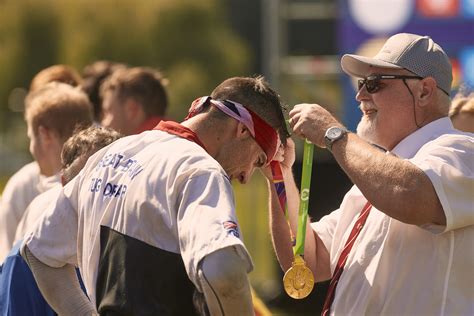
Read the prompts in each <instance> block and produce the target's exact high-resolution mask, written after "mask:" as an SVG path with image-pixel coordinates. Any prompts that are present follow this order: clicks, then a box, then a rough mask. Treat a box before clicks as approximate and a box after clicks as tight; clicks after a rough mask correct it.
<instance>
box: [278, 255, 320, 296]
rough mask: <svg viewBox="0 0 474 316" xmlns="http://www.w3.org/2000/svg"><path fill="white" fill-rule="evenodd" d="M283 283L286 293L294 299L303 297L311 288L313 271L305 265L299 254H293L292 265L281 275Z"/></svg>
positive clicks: (312, 285)
mask: <svg viewBox="0 0 474 316" xmlns="http://www.w3.org/2000/svg"><path fill="white" fill-rule="evenodd" d="M283 285H284V286H285V291H286V293H287V294H288V295H289V296H290V297H292V298H294V299H302V298H305V297H306V296H308V295H309V293H311V291H312V290H313V287H314V277H313V273H312V272H311V270H310V269H309V268H308V267H307V266H306V264H305V262H304V260H303V258H301V256H299V255H296V256H295V260H294V261H293V265H292V266H291V268H289V269H288V271H286V273H285V276H284V277H283Z"/></svg>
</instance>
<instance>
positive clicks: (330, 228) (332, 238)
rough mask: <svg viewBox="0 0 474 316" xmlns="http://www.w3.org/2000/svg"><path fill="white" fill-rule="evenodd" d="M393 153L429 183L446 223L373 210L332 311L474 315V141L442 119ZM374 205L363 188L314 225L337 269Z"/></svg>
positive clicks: (350, 193)
mask: <svg viewBox="0 0 474 316" xmlns="http://www.w3.org/2000/svg"><path fill="white" fill-rule="evenodd" d="M393 154H395V155H397V156H399V157H401V158H404V159H407V160H409V161H410V162H412V163H413V164H415V165H416V166H418V167H419V168H420V169H421V170H423V171H424V172H425V174H426V175H427V176H428V177H429V178H430V180H431V182H432V184H433V187H434V188H435V190H436V193H437V195H438V198H439V200H440V202H441V205H442V206H443V209H444V212H445V215H446V219H447V224H446V226H436V225H427V226H425V227H418V226H415V225H408V224H405V223H402V222H400V221H398V220H395V219H393V218H390V217H389V216H387V215H385V214H384V213H382V212H381V211H379V210H377V209H376V208H374V207H373V208H372V210H371V213H370V215H369V217H368V219H367V222H366V224H365V226H364V228H363V229H362V231H361V233H360V235H359V237H358V238H357V240H356V242H355V244H354V246H353V248H352V251H351V253H350V254H349V256H348V258H347V262H346V265H345V267H344V272H343V274H342V276H341V278H340V280H339V282H338V285H337V288H336V294H335V298H334V302H333V304H332V307H331V314H335V315H342V314H350V315H474V273H472V269H473V267H474V250H473V241H474V200H473V192H474V137H473V134H471V133H462V132H459V131H456V130H454V129H453V127H452V124H451V121H450V120H449V119H448V118H443V119H439V120H436V121H434V122H432V123H430V124H428V125H426V126H425V127H423V128H421V129H419V130H418V131H416V132H415V133H413V134H411V135H409V136H408V137H407V138H405V139H404V140H402V141H401V142H400V143H399V144H398V145H397V146H396V148H394V150H393ZM366 202H367V200H366V199H365V197H364V196H363V195H362V193H361V192H360V191H359V189H358V188H357V187H355V186H354V187H353V188H352V189H351V190H350V191H349V192H348V193H347V194H346V196H345V197H344V200H343V202H342V204H341V206H340V208H339V209H338V210H336V211H334V212H333V213H331V214H329V215H327V216H325V217H323V218H322V219H321V220H320V221H319V222H316V223H313V224H312V227H313V229H314V230H315V231H316V232H317V234H318V236H319V237H320V238H321V239H322V241H323V243H324V245H325V246H326V248H327V250H328V251H329V253H330V258H331V271H334V269H335V266H336V263H337V260H338V258H339V255H340V253H341V252H342V248H343V246H344V243H345V242H346V240H347V237H348V235H349V232H350V230H351V229H352V226H353V225H354V222H355V221H356V219H357V216H358V214H359V213H360V211H361V210H362V208H363V206H364V205H365V203H366Z"/></svg>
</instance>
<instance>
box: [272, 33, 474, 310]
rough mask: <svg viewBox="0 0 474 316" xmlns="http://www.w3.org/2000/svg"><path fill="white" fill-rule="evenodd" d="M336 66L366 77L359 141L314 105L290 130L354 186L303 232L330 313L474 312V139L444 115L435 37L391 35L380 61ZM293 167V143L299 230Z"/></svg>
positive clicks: (285, 236) (287, 175) (282, 225)
mask: <svg viewBox="0 0 474 316" xmlns="http://www.w3.org/2000/svg"><path fill="white" fill-rule="evenodd" d="M341 65H342V69H343V70H344V71H345V72H346V73H347V74H349V75H351V76H354V77H357V78H358V79H359V80H358V92H357V95H356V99H357V101H359V102H360V109H361V111H362V118H361V121H360V123H359V125H358V127H357V134H355V133H351V132H349V131H348V130H347V129H346V128H345V127H344V126H343V125H342V124H341V123H340V122H339V121H338V120H337V119H336V118H334V117H333V116H332V115H331V114H330V113H329V112H328V111H327V110H325V109H324V108H323V107H321V106H319V105H317V104H298V105H296V106H295V107H294V109H293V110H292V111H291V112H290V118H291V119H290V125H291V127H292V128H293V131H294V133H295V134H297V135H299V136H301V137H305V138H307V139H308V140H309V141H311V142H312V143H313V144H315V145H317V146H319V147H323V148H324V147H325V148H327V149H328V150H329V151H331V152H332V154H333V155H334V158H335V159H336V161H337V162H338V164H339V165H340V166H341V168H342V169H343V170H344V171H345V172H346V174H347V175H348V176H349V177H350V179H351V180H352V182H353V183H354V184H355V186H354V187H353V188H352V189H351V190H350V191H349V192H348V193H347V194H346V195H345V197H344V199H343V201H342V203H341V205H340V208H339V209H338V210H336V211H334V212H332V213H331V214H329V215H327V216H325V217H323V218H322V219H321V220H320V221H318V222H315V223H311V224H310V223H308V225H309V226H308V229H307V230H306V232H307V236H306V246H305V252H304V253H305V260H306V262H307V264H308V265H309V267H310V268H311V270H312V271H313V273H314V275H315V280H316V281H317V282H319V281H324V280H328V279H331V283H330V286H329V290H328V294H327V297H326V301H325V304H324V307H323V315H329V314H331V315H380V314H385V315H473V314H474V290H473V284H474V274H473V273H472V267H474V251H473V248H472V241H473V240H474V225H473V224H474V212H473V200H472V192H473V190H474V174H473V169H474V165H473V158H474V157H473V149H474V137H472V134H468V133H462V132H460V131H457V130H455V129H454V128H453V126H452V124H451V122H450V120H449V118H448V110H449V105H450V98H449V94H450V92H451V82H452V74H451V73H452V72H451V64H450V62H449V58H448V56H447V55H446V54H445V52H444V51H443V50H442V48H441V47H440V46H439V45H438V44H436V43H435V42H434V41H433V40H432V39H431V38H430V37H428V36H419V35H414V34H396V35H394V36H392V37H390V38H389V39H388V40H387V42H386V43H385V45H384V46H383V47H382V49H381V50H380V51H379V53H378V54H377V55H376V56H375V57H373V58H367V57H362V56H357V55H344V56H343V57H342V60H341ZM372 145H376V146H372ZM377 147H381V148H383V149H385V150H386V151H387V152H384V151H381V150H380V149H379V148H377ZM293 162H294V149H292V148H290V147H288V148H287V150H286V152H285V160H284V161H283V163H282V169H283V176H284V179H285V184H286V186H287V194H288V206H289V212H290V221H291V226H292V229H293V231H296V219H297V204H298V203H297V198H298V196H297V194H296V192H297V191H296V186H295V183H294V180H293V176H292V174H291V166H292V164H293ZM269 187H270V190H272V195H271V204H272V208H271V209H272V210H271V214H270V216H271V220H270V223H271V226H272V227H271V228H272V236H273V241H274V245H275V249H276V252H277V255H278V258H279V261H280V264H281V266H282V268H283V269H284V270H287V269H288V268H289V267H290V266H291V260H292V258H293V256H292V252H291V245H290V242H289V241H290V235H289V230H288V225H287V224H286V222H285V218H284V217H283V216H282V215H281V214H282V212H281V210H280V209H279V204H278V199H277V196H276V194H275V190H274V189H273V188H272V186H269ZM292 193H293V194H292Z"/></svg>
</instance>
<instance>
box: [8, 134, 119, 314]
mask: <svg viewBox="0 0 474 316" xmlns="http://www.w3.org/2000/svg"><path fill="white" fill-rule="evenodd" d="M120 137H121V135H120V134H119V133H117V132H116V131H114V130H112V129H108V128H104V127H97V126H92V127H89V128H87V129H83V130H81V131H78V132H75V133H73V135H72V136H71V137H70V138H69V139H68V140H67V141H66V142H65V143H64V145H63V148H62V151H61V164H62V169H61V182H62V185H66V184H67V183H68V182H69V181H71V180H72V179H73V178H74V177H75V176H76V175H77V174H78V173H79V172H80V170H81V169H82V167H84V165H85V163H86V161H87V159H88V158H89V157H90V156H92V155H93V154H94V153H95V152H97V151H98V150H99V149H101V148H103V147H105V146H107V145H109V144H110V143H112V142H114V141H115V140H117V139H118V138H120ZM60 188H61V185H60V184H58V185H57V186H55V187H53V188H51V189H50V190H48V191H46V192H44V193H42V194H40V195H38V196H37V197H36V198H35V199H34V200H33V201H32V202H31V203H30V205H29V206H28V209H27V211H26V212H25V214H24V215H23V218H22V221H21V222H20V225H19V226H18V229H17V236H16V240H17V241H16V242H15V246H14V247H13V248H12V250H11V251H10V253H9V254H8V256H7V258H6V260H5V262H4V264H3V266H1V267H0V315H3V316H19V315H36V316H49V315H56V313H55V312H54V310H53V309H52V308H51V307H50V306H49V305H48V304H47V303H46V301H45V300H44V298H43V296H42V295H41V292H40V291H39V289H38V286H37V285H36V282H35V279H34V277H33V275H32V274H31V270H30V269H29V267H28V265H27V264H26V262H25V261H24V260H23V258H22V257H21V256H20V251H19V248H20V243H21V239H23V235H24V234H25V233H26V232H27V231H31V230H32V229H33V227H34V224H35V222H36V221H37V220H38V219H39V218H40V216H41V215H42V214H43V213H44V211H45V210H47V206H48V204H50V203H51V202H52V201H54V200H55V199H57V197H58V196H59V194H60V192H61V189H60ZM75 281H76V280H75ZM76 282H79V281H76Z"/></svg>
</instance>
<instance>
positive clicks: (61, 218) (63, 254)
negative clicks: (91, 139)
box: [24, 177, 78, 268]
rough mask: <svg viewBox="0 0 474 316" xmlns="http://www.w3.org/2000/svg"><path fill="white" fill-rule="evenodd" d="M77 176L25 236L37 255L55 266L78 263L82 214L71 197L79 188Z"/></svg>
mask: <svg viewBox="0 0 474 316" xmlns="http://www.w3.org/2000/svg"><path fill="white" fill-rule="evenodd" d="M76 181H77V177H76V178H74V179H73V180H72V181H71V182H69V183H68V184H67V186H66V187H64V189H62V190H61V193H60V194H59V197H58V198H57V199H56V200H53V201H52V202H51V203H50V204H49V206H48V208H47V210H46V211H45V214H44V216H42V218H41V219H40V220H39V221H38V222H37V223H36V224H35V228H34V229H33V230H32V231H31V232H28V233H27V234H26V236H25V241H24V244H26V245H27V246H28V248H29V249H30V251H31V252H32V253H33V254H34V255H35V257H36V258H38V259H39V260H41V261H42V262H44V263H46V264H47V265H49V266H51V267H56V268H58V267H62V266H64V265H65V264H71V265H74V266H77V265H78V263H77V231H78V215H77V212H76V207H77V206H75V207H74V206H73V205H72V204H71V200H70V199H69V198H68V196H70V194H71V190H74V189H75V188H76V185H75V184H76Z"/></svg>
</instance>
